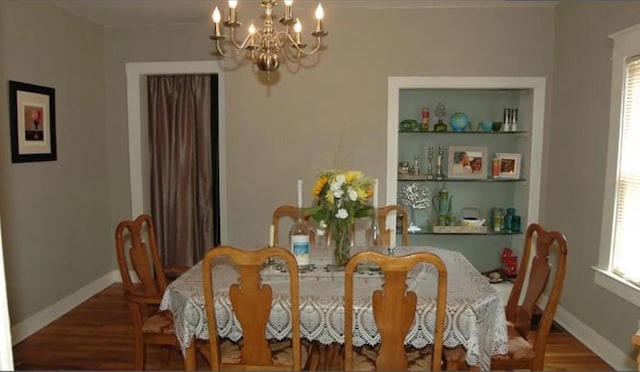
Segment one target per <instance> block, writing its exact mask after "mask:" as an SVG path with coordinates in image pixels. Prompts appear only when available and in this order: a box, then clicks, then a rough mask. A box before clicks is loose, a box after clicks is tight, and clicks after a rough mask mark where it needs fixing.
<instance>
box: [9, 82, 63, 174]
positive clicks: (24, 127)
mask: <svg viewBox="0 0 640 372" xmlns="http://www.w3.org/2000/svg"><path fill="white" fill-rule="evenodd" d="M55 94H56V93H55V89H53V88H48V87H43V86H39V85H33V84H27V83H21V82H18V81H9V118H10V129H11V161H12V162H13V163H25V162H32V161H52V160H56V159H57V148H56V98H55Z"/></svg>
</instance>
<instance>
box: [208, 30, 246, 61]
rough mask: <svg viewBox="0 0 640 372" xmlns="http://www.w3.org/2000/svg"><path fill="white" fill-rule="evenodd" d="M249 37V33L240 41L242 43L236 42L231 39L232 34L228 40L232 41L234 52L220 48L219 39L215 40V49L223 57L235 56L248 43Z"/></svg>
mask: <svg viewBox="0 0 640 372" xmlns="http://www.w3.org/2000/svg"><path fill="white" fill-rule="evenodd" d="M250 38H251V35H247V37H245V39H244V40H243V41H242V43H238V44H236V42H234V41H233V39H234V38H233V36H231V38H230V41H232V44H233V47H234V52H233V53H229V52H225V51H224V50H223V49H222V46H221V43H220V40H216V51H217V52H218V54H220V55H221V56H223V57H227V58H229V57H235V56H237V55H239V54H240V53H241V52H242V51H244V50H245V49H246V47H247V45H248V44H249V39H250Z"/></svg>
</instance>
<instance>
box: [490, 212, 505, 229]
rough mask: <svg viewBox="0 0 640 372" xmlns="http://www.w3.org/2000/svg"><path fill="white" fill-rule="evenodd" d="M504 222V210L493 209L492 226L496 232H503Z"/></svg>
mask: <svg viewBox="0 0 640 372" xmlns="http://www.w3.org/2000/svg"><path fill="white" fill-rule="evenodd" d="M503 222H504V209H502V208H491V226H492V228H493V231H494V232H502V224H503Z"/></svg>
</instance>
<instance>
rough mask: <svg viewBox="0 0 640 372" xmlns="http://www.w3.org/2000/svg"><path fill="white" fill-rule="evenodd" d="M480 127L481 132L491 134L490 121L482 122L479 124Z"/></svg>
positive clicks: (491, 124) (491, 126)
mask: <svg viewBox="0 0 640 372" xmlns="http://www.w3.org/2000/svg"><path fill="white" fill-rule="evenodd" d="M480 125H482V130H483V131H485V132H491V131H492V130H493V122H492V121H483V122H481V123H480Z"/></svg>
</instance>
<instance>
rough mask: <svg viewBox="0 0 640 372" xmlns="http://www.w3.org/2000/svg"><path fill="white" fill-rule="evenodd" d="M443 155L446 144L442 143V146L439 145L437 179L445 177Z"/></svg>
mask: <svg viewBox="0 0 640 372" xmlns="http://www.w3.org/2000/svg"><path fill="white" fill-rule="evenodd" d="M443 157H444V146H442V145H440V146H438V168H437V170H436V179H437V180H443V179H444V172H443V170H442V161H443Z"/></svg>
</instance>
